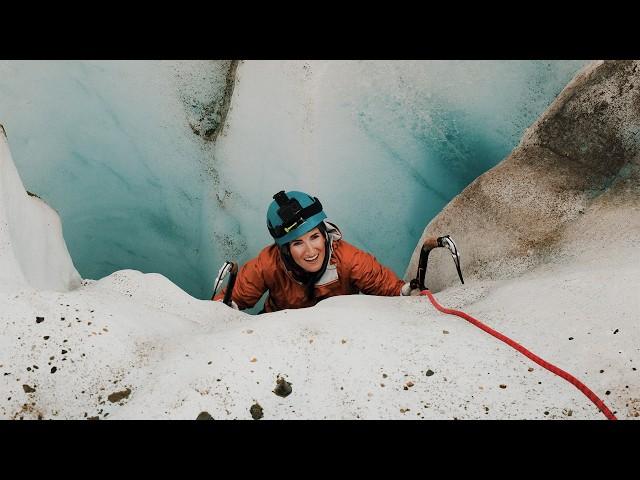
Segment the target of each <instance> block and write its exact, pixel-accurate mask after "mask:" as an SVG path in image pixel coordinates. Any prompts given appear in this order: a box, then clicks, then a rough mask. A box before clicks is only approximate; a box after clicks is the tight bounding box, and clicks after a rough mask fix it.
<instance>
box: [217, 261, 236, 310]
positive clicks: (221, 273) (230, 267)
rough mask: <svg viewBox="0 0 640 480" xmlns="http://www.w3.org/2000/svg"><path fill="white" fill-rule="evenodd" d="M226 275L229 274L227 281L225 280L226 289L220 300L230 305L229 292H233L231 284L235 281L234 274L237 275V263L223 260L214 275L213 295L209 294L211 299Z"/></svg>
mask: <svg viewBox="0 0 640 480" xmlns="http://www.w3.org/2000/svg"><path fill="white" fill-rule="evenodd" d="M227 275H229V281H228V282H227V291H226V292H225V293H224V300H222V302H223V303H224V304H225V305H227V306H229V307H230V306H231V294H232V293H233V286H234V285H235V283H236V276H237V275H238V265H236V264H235V263H233V262H224V264H223V265H222V266H221V267H220V270H218V275H217V276H216V279H215V282H214V284H213V295H212V296H211V300H213V299H214V297H215V296H216V293H218V289H219V288H220V286H221V285H222V281H223V280H224V279H225V277H226V276H227Z"/></svg>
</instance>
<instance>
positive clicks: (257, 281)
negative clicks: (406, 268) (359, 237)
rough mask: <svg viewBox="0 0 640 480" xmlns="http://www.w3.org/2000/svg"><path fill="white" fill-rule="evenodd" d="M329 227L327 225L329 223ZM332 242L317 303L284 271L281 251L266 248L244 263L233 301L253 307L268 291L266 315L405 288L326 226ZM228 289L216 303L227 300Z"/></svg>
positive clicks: (395, 292) (318, 284)
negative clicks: (357, 295)
mask: <svg viewBox="0 0 640 480" xmlns="http://www.w3.org/2000/svg"><path fill="white" fill-rule="evenodd" d="M327 223H328V222H327ZM327 226H328V227H329V229H328V232H329V235H330V240H331V245H332V248H331V258H330V260H329V263H328V264H327V269H326V271H325V273H324V275H323V276H322V277H321V278H320V280H318V281H317V282H316V285H315V299H313V300H308V299H307V298H306V294H305V288H304V285H303V284H302V283H300V282H298V281H296V280H295V279H294V278H293V274H292V273H291V272H290V271H288V270H287V269H286V267H285V264H284V261H283V260H282V258H281V257H280V252H279V251H278V247H277V246H276V245H275V244H273V245H270V246H268V247H265V248H263V249H262V250H261V251H260V253H259V254H258V256H257V257H256V258H254V259H252V260H249V261H248V262H247V263H245V264H244V265H243V266H242V267H241V268H240V270H239V271H238V276H237V278H236V283H235V286H234V288H233V294H232V300H233V301H234V302H236V303H237V304H238V307H239V308H240V309H245V308H250V307H253V306H254V305H255V304H256V303H257V302H258V300H260V297H262V295H263V294H264V292H266V291H267V290H269V295H268V297H267V299H266V301H265V304H264V306H265V311H267V312H275V311H277V310H284V309H285V308H305V307H311V306H313V305H315V304H316V303H318V302H319V301H320V300H324V299H325V298H328V297H333V296H336V295H352V294H357V293H359V292H362V293H364V294H367V295H380V296H396V295H400V289H401V288H402V286H403V285H404V281H402V280H401V279H400V278H398V276H397V275H396V274H395V273H394V272H393V271H392V270H390V269H389V268H387V267H385V266H384V265H381V264H380V263H378V261H377V260H376V258H375V257H374V256H373V255H371V254H369V253H367V252H364V251H362V250H359V249H358V248H356V247H354V246H353V245H351V244H350V243H347V242H345V241H344V240H342V234H341V233H340V231H339V230H338V228H337V227H335V228H332V227H334V225H332V224H328V225H327ZM225 291H226V288H225V289H223V290H222V291H221V292H220V293H219V294H218V295H216V296H215V298H214V300H221V299H222V298H223V297H224V293H225Z"/></svg>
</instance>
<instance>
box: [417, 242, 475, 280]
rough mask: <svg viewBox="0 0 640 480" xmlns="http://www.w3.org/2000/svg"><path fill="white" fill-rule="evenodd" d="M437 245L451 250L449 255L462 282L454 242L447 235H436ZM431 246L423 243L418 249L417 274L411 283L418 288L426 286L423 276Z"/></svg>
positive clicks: (458, 256) (457, 253)
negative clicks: (420, 248)
mask: <svg viewBox="0 0 640 480" xmlns="http://www.w3.org/2000/svg"><path fill="white" fill-rule="evenodd" d="M437 240H438V247H445V248H446V249H448V250H449V252H451V256H452V257H453V261H454V262H455V264H456V270H457V271H458V276H459V277H460V281H461V282H462V283H463V284H464V280H463V279H462V270H460V252H459V251H458V248H457V247H456V244H455V243H454V241H453V240H451V237H450V236H449V235H445V236H443V237H438V239H437ZM433 248H434V247H433V246H430V245H428V244H427V243H425V244H424V245H423V246H422V250H420V259H419V260H418V275H417V278H415V279H414V280H415V281H412V285H417V286H418V288H420V290H425V289H426V288H427V287H426V285H425V277H426V273H427V262H428V260H429V253H430V252H431V250H433Z"/></svg>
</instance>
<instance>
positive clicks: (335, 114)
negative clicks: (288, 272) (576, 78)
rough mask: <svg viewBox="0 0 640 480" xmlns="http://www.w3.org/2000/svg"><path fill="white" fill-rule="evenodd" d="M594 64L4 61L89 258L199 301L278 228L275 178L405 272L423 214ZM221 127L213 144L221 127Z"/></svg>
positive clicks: (20, 150)
mask: <svg viewBox="0 0 640 480" xmlns="http://www.w3.org/2000/svg"><path fill="white" fill-rule="evenodd" d="M584 63H585V62H583V61H551V62H549V61H472V62H470V61H391V62H382V61H355V62H354V61H313V62H303V61H284V62H283V61H247V62H241V63H240V65H239V66H238V70H237V72H236V73H237V77H236V78H237V81H236V84H235V89H234V90H233V98H232V100H231V107H230V111H229V116H228V118H227V123H226V125H225V128H224V130H223V131H222V133H221V134H220V135H219V136H217V138H216V134H214V132H216V133H218V132H220V130H219V129H218V130H216V127H218V126H219V125H220V122H221V121H222V119H223V117H224V115H223V113H224V111H225V108H224V107H225V105H224V94H225V92H228V82H227V81H226V80H227V79H226V73H227V71H228V69H229V62H208V61H199V62H188V61H181V62H156V61H145V62H142V61H109V62H107V61H90V62H88V61H83V62H80V61H47V62H18V61H3V62H0V122H2V123H3V124H4V125H5V127H6V129H7V132H8V135H9V139H10V144H11V148H12V152H13V156H14V160H15V163H16V166H17V168H18V171H19V172H20V175H21V177H22V178H23V181H24V183H25V186H26V188H27V189H28V190H30V191H33V192H35V193H37V194H38V195H40V196H41V197H42V198H43V199H44V200H45V201H46V202H47V203H48V204H49V205H51V206H52V207H53V208H55V209H56V210H57V211H58V212H59V214H60V216H61V219H62V224H63V227H64V235H65V239H66V242H67V245H68V247H69V251H70V253H71V255H72V257H73V260H74V263H75V265H76V267H77V268H78V270H79V272H80V273H81V274H82V276H83V277H85V278H96V279H97V278H101V277H103V276H105V275H108V274H109V273H111V272H113V271H116V270H120V269H127V268H131V269H137V270H141V271H143V272H159V273H162V274H163V275H165V276H167V277H168V278H170V279H171V280H172V281H173V282H175V283H176V284H178V285H179V286H180V287H181V288H183V289H185V290H186V291H187V292H189V293H191V294H192V295H195V296H197V297H200V298H206V297H208V295H209V294H210V291H209V289H210V286H211V283H212V278H213V276H214V275H215V272H216V271H217V268H218V266H219V264H220V263H221V262H222V261H223V260H225V259H230V260H231V259H235V260H237V261H239V262H241V263H242V262H244V261H246V260H248V259H249V258H251V257H252V256H254V255H256V254H257V252H258V251H259V249H260V248H262V247H263V246H264V245H266V244H267V243H268V242H269V241H270V238H269V236H268V233H267V231H266V229H265V220H264V216H265V211H266V208H267V205H268V203H269V202H270V201H271V197H272V195H273V194H274V193H275V192H277V191H278V190H280V189H287V190H289V189H299V190H307V191H309V192H311V193H313V194H315V195H317V196H318V197H320V199H321V200H322V202H323V204H324V205H325V209H326V211H327V213H328V215H329V218H330V219H331V220H333V221H335V222H336V223H338V224H339V225H340V226H341V227H342V229H343V231H344V232H345V236H346V238H348V239H349V241H351V242H353V243H355V244H356V245H358V246H360V247H362V248H365V249H367V250H370V251H372V252H373V253H374V254H375V255H376V256H377V257H378V259H379V260H380V261H381V262H383V263H385V264H387V265H388V266H390V267H391V268H392V269H394V270H395V271H396V273H397V274H399V275H402V274H403V272H404V270H405V268H406V265H407V263H408V261H409V258H410V255H411V252H412V251H413V248H414V246H415V244H416V242H417V240H418V239H419V238H420V234H421V232H422V229H423V228H424V225H426V224H427V223H428V221H429V220H430V219H431V218H432V217H433V216H434V215H435V214H437V213H438V212H439V211H440V210H441V208H442V207H443V206H444V205H445V204H446V203H447V202H448V201H449V200H450V199H451V198H452V197H453V196H455V195H456V194H457V193H459V192H460V191H461V190H462V189H463V188H464V187H465V186H466V185H467V184H469V183H470V182H471V181H472V180H473V179H474V178H476V177H477V176H478V175H479V174H481V173H482V172H484V171H486V170H487V169H488V168H490V167H492V166H493V165H495V164H496V163H498V162H499V161H500V160H502V159H503V158H504V157H505V156H506V155H507V154H508V153H509V152H510V151H511V149H512V148H513V147H514V146H515V145H516V144H517V143H518V140H519V138H520V136H521V135H522V133H523V131H524V129H525V128H526V127H527V126H529V125H530V124H531V123H532V121H533V120H534V119H535V118H536V117H537V116H538V115H539V114H540V113H541V112H542V111H543V110H544V109H545V108H546V107H547V105H548V104H549V103H550V102H551V101H552V100H553V98H554V97H555V96H556V95H557V94H558V93H559V92H560V90H561V89H562V88H563V87H564V85H565V84H566V83H567V82H568V81H569V80H570V78H571V77H572V76H573V74H574V73H575V72H576V71H577V70H578V69H579V68H580V67H581V66H582V65H583V64H584ZM214 139H215V143H214V142H213V140H214Z"/></svg>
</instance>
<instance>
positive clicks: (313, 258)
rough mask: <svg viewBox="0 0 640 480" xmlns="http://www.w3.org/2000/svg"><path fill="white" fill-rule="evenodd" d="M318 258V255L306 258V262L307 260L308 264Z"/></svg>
mask: <svg viewBox="0 0 640 480" xmlns="http://www.w3.org/2000/svg"><path fill="white" fill-rule="evenodd" d="M316 258H318V255H317V254H316V255H315V256H314V257H311V258H305V260H306V261H307V262H313V261H314V260H315V259H316Z"/></svg>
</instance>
